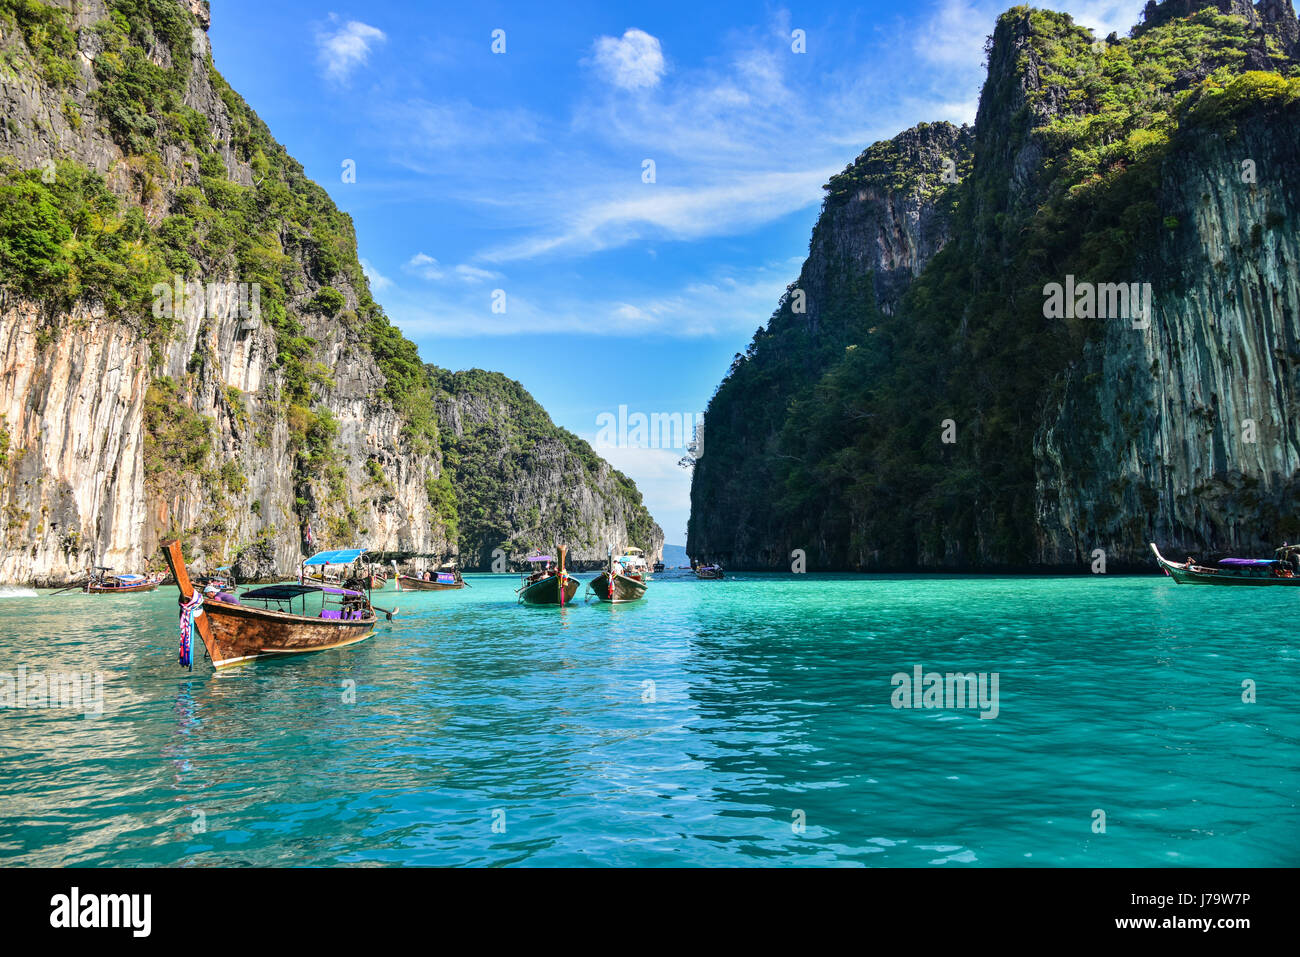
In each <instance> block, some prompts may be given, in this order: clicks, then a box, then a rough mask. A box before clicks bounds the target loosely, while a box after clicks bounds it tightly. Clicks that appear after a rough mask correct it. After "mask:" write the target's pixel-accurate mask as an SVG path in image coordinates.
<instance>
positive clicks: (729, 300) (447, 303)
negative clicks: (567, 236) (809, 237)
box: [386, 257, 798, 338]
mask: <svg viewBox="0 0 1300 957" xmlns="http://www.w3.org/2000/svg"><path fill="white" fill-rule="evenodd" d="M425 258H430V257H425ZM432 268H437V269H438V275H439V278H441V277H442V276H443V275H445V273H444V272H443V271H442V270H441V267H432ZM470 268H472V267H470ZM797 270H798V261H797V259H790V260H786V261H782V262H771V263H765V264H762V265H758V266H753V267H749V268H746V269H745V270H743V271H736V270H720V271H718V272H716V273H715V274H713V275H710V276H709V277H708V278H706V279H703V280H691V281H688V282H686V283H684V284H683V285H681V286H679V287H677V288H676V289H672V288H670V289H665V290H662V291H659V292H656V293H654V294H651V295H646V296H628V295H624V296H621V297H610V298H608V299H604V298H600V297H599V296H593V295H590V294H589V293H588V294H585V295H584V294H580V293H577V292H574V291H573V290H571V289H566V288H563V287H561V288H559V289H558V290H557V289H554V288H551V287H549V286H547V285H546V284H545V283H541V282H537V283H532V284H529V285H523V284H519V285H515V284H506V285H505V291H506V293H507V296H506V311H505V312H504V313H499V312H493V311H492V304H493V300H492V297H491V294H490V293H489V291H488V289H487V288H486V286H483V285H461V286H447V287H444V288H445V289H446V291H447V294H446V296H445V297H443V296H440V297H439V300H438V308H437V309H436V310H433V309H430V308H429V306H428V300H427V297H425V296H419V295H414V294H402V293H401V291H400V290H394V291H393V294H392V295H391V296H390V297H389V301H388V302H387V303H386V305H387V308H388V312H389V314H390V315H391V316H392V317H393V319H394V320H395V321H396V322H398V323H399V324H400V325H401V327H402V328H403V329H404V330H405V331H406V332H407V333H408V334H409V335H413V336H415V337H417V338H421V337H439V338H464V337H477V336H510V335H516V334H517V333H520V332H529V331H535V330H537V329H539V328H542V327H545V328H546V329H548V330H552V331H557V332H559V331H566V332H577V333H584V334H589V335H595V336H612V337H620V336H626V337H635V336H645V335H650V334H653V335H656V336H671V337H675V338H695V337H700V336H712V335H718V334H735V333H738V332H743V333H748V332H752V331H753V330H754V328H755V327H757V326H758V325H760V324H761V323H762V322H763V321H764V320H766V318H767V317H768V316H769V315H771V313H772V310H773V309H774V308H775V307H776V303H777V300H778V299H779V298H780V297H781V294H782V293H783V292H784V291H785V288H786V286H787V285H788V284H789V282H790V280H791V279H792V278H793V276H794V275H795V274H796V273H797ZM408 271H410V270H408ZM457 271H459V267H458V268H457ZM458 290H459V291H458Z"/></svg>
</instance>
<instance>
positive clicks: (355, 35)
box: [316, 14, 388, 83]
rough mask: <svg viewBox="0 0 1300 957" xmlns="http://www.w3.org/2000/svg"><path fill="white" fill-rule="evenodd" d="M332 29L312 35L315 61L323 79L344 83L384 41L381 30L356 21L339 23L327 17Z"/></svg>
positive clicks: (336, 19) (331, 16) (334, 17)
mask: <svg viewBox="0 0 1300 957" xmlns="http://www.w3.org/2000/svg"><path fill="white" fill-rule="evenodd" d="M330 21H331V23H332V24H333V27H332V28H324V29H321V30H320V31H319V32H318V33H317V34H316V47H317V58H318V60H319V62H320V65H321V68H322V69H323V70H324V71H325V75H326V76H327V77H329V78H330V79H331V80H334V81H335V82H337V83H343V82H346V81H347V79H348V78H349V77H350V76H351V75H352V71H353V70H355V69H356V68H357V67H359V66H363V65H364V64H365V62H366V60H367V59H368V58H369V56H370V51H371V49H372V48H374V47H375V46H377V45H379V44H381V43H383V42H384V41H385V40H387V39H388V37H387V35H386V34H385V33H384V31H383V30H380V29H379V28H378V27H372V26H371V25H370V24H368V23H362V22H361V21H359V20H349V21H347V22H346V23H340V22H339V20H338V17H337V16H335V15H334V14H330Z"/></svg>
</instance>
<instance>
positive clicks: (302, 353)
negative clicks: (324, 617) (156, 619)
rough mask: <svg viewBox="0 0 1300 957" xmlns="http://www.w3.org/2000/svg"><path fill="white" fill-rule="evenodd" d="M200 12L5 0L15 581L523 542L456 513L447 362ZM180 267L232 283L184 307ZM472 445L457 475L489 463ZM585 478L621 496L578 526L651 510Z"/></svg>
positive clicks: (285, 568) (6, 355) (3, 525)
mask: <svg viewBox="0 0 1300 957" xmlns="http://www.w3.org/2000/svg"><path fill="white" fill-rule="evenodd" d="M207 26H208V8H207V4H206V2H198V0H190V2H187V3H172V2H167V0H158V2H152V3H149V4H140V3H135V2H128V0H106V2H94V0H91V2H75V3H73V2H69V3H64V4H61V5H60V4H41V3H29V4H20V5H11V4H7V3H0V53H2V54H3V56H4V64H5V67H4V68H3V69H0V108H2V109H3V111H4V116H5V122H4V126H3V129H2V130H0V137H3V151H2V152H0V253H3V258H4V260H5V263H6V267H7V269H6V272H5V274H4V275H2V276H0V581H4V582H35V583H37V584H47V583H50V584H53V583H60V582H63V581H66V580H68V579H69V578H70V577H72V576H75V575H76V574H78V573H80V572H81V571H83V570H84V569H85V568H86V566H87V565H89V564H91V563H100V564H105V565H109V566H113V567H115V568H117V569H121V570H139V569H142V568H143V567H145V565H146V563H148V562H149V561H150V560H151V558H153V557H154V556H155V553H156V551H157V548H158V545H159V543H160V542H161V541H163V540H164V539H166V538H169V537H171V536H179V537H180V538H181V539H182V540H183V542H184V543H185V546H186V549H187V551H188V553H189V555H190V556H191V559H192V560H193V561H195V562H196V563H197V565H198V566H199V567H205V566H206V567H208V568H211V567H213V566H215V565H217V564H221V563H224V562H226V561H229V560H232V559H236V560H237V562H238V568H237V571H238V573H239V574H241V576H243V577H271V576H277V575H284V574H287V573H290V572H291V571H292V570H293V569H294V567H295V566H296V563H297V562H298V561H299V560H300V558H301V555H302V552H303V550H304V549H306V548H308V547H311V546H309V544H308V542H307V541H306V537H307V534H308V532H309V531H310V533H311V536H312V538H313V540H314V542H313V544H314V546H315V547H330V546H346V545H351V544H363V545H366V546H368V547H371V548H375V549H388V550H410V551H417V552H432V553H440V554H451V555H454V554H456V553H457V551H458V548H459V540H460V538H459V537H460V536H462V535H464V536H468V538H469V539H470V540H471V541H473V542H476V543H477V542H478V541H480V540H481V539H482V540H486V539H485V538H484V536H485V535H486V537H487V538H491V537H493V536H494V535H497V534H498V532H502V533H504V535H503V537H502V538H501V540H502V541H506V540H509V537H510V535H511V534H513V532H514V529H513V527H510V526H507V527H505V528H504V529H500V530H498V529H495V528H494V529H493V532H492V535H487V533H486V532H484V531H483V530H482V529H480V528H478V526H476V525H475V519H474V517H473V516H465V517H464V518H463V519H462V518H461V516H459V515H458V512H457V508H456V503H455V495H456V491H455V489H454V486H453V485H452V483H451V481H450V476H449V475H448V474H447V471H446V469H445V466H444V462H443V453H442V446H443V443H442V440H441V431H440V423H439V421H438V418H437V415H436V413H435V411H434V401H435V397H434V395H435V391H436V388H437V387H436V386H435V384H434V379H435V378H436V375H437V372H436V370H435V371H433V372H431V371H429V370H427V369H426V368H425V367H424V366H423V365H422V364H421V363H420V362H419V359H418V356H416V355H415V348H414V346H413V345H411V344H410V343H409V342H407V341H405V340H404V339H402V337H401V336H400V334H399V333H397V331H396V330H395V329H393V328H392V327H391V326H390V325H389V324H388V321H387V319H386V318H385V317H384V316H383V313H382V310H381V309H380V308H379V307H378V306H377V305H376V304H375V303H374V301H373V299H372V298H371V296H370V292H369V288H368V285H367V283H366V280H365V277H364V275H363V273H362V271H361V269H360V266H359V264H358V262H357V257H356V247H355V238H354V235H353V232H352V226H351V221H350V220H349V219H348V217H346V216H345V215H343V214H341V213H339V211H338V210H337V209H336V208H335V207H334V206H333V204H332V203H331V202H330V201H329V199H328V197H327V196H326V195H325V194H324V192H323V191H322V190H321V189H320V188H319V187H317V186H316V185H315V184H313V183H311V182H310V181H309V180H307V179H306V178H305V176H304V175H303V173H302V169H301V167H300V166H299V165H298V164H297V163H296V162H294V161H293V160H292V158H291V157H288V156H287V154H285V152H284V150H283V148H282V147H281V146H280V145H279V144H278V143H276V142H275V141H274V139H273V138H271V136H270V133H269V131H267V130H266V128H265V126H264V125H263V124H262V123H261V121H260V120H259V119H258V118H257V117H256V115H255V114H253V113H252V111H251V110H250V109H248V107H247V105H246V104H244V103H243V101H242V100H241V99H240V98H239V97H238V95H237V94H236V93H234V91H233V90H231V89H230V88H229V87H228V86H227V85H226V84H225V82H224V80H222V79H221V77H220V74H218V73H217V71H216V70H215V68H214V67H213V65H212V62H211V57H210V53H209V51H208V48H207V44H206V36H205V34H204V31H205V30H206V28H207ZM177 278H179V280H180V281H181V283H182V284H184V283H198V284H211V283H216V284H217V289H218V291H220V290H222V289H225V288H229V289H230V290H231V299H232V301H231V302H229V303H227V302H225V300H224V299H222V297H221V296H220V295H219V296H218V297H217V299H215V300H212V299H211V298H210V297H206V294H201V295H198V296H194V295H193V292H194V291H196V290H191V296H190V301H189V305H190V306H191V307H192V308H188V309H186V308H181V300H180V299H179V298H177V297H176V296H174V295H172V294H171V293H170V292H168V293H167V294H166V295H163V294H162V293H161V290H163V289H168V290H170V289H173V288H174V283H175V281H176V280H177ZM227 283H229V284H232V285H231V286H230V287H226V286H225V284H227ZM240 284H242V285H240ZM255 284H256V286H257V293H256V294H255V293H253V292H252V287H253V286H254V285H255ZM241 293H242V295H243V303H242V308H241V304H240V302H239V297H240V294H241ZM460 399H461V401H463V402H465V403H466V404H472V400H473V397H472V396H470V395H468V394H466V395H462V396H461V397H460ZM587 451H588V452H589V451H590V450H587ZM476 452H477V453H481V454H483V455H484V456H486V457H485V458H484V459H483V460H482V462H480V461H478V460H476V459H475V458H474V457H473V456H462V457H461V458H460V459H458V462H457V465H458V469H459V471H460V473H461V474H462V475H465V476H473V475H475V474H476V470H477V469H478V468H479V466H480V464H482V465H483V466H484V467H488V466H490V465H491V462H492V452H493V450H491V449H489V448H486V447H485V448H482V449H477V450H476ZM585 481H586V478H585V477H579V478H577V479H575V481H574V482H573V483H571V486H572V490H573V491H575V492H577V493H579V494H581V495H588V496H591V495H596V496H599V495H601V494H602V493H604V492H608V493H609V494H611V495H616V496H617V497H618V499H619V503H620V509H619V510H616V511H617V517H616V518H615V519H613V520H612V524H605V523H603V522H602V523H601V524H599V525H598V526H596V527H592V528H588V527H587V526H585V525H582V524H581V522H579V523H577V524H575V525H573V526H571V528H570V531H571V532H572V533H573V534H575V535H576V534H582V535H585V536H586V537H592V536H594V535H596V532H597V530H599V532H600V533H601V534H602V535H605V534H608V535H618V536H619V537H620V540H626V537H627V535H628V525H629V524H630V525H636V524H637V523H640V524H641V525H645V526H652V525H653V523H652V522H650V520H649V516H648V514H647V513H646V512H645V509H644V507H643V506H641V505H640V504H639V503H640V497H639V494H637V493H636V491H635V486H632V485H631V483H630V482H627V483H626V487H625V486H620V487H619V488H618V489H617V490H616V491H611V490H609V489H607V488H605V487H603V486H599V483H598V484H597V486H592V487H588V486H587V485H585V484H584V482H585ZM624 481H626V480H624ZM525 488H527V484H526V483H525ZM535 491H537V492H538V494H539V495H542V494H543V491H542V490H541V489H536V490H535ZM633 499H635V501H633ZM528 501H529V500H528V498H527V492H525V493H522V497H521V499H520V505H521V507H527V505H528ZM620 522H622V524H621V525H620V524H619V523H620ZM475 547H477V546H475Z"/></svg>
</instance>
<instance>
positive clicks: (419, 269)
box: [402, 253, 445, 282]
mask: <svg viewBox="0 0 1300 957" xmlns="http://www.w3.org/2000/svg"><path fill="white" fill-rule="evenodd" d="M402 270H403V271H404V272H409V273H411V274H412V275H416V276H419V277H420V278H421V279H428V280H431V281H435V282H436V281H437V280H439V279H441V278H442V277H443V276H444V275H445V273H444V272H443V271H442V266H440V265H439V264H438V260H436V259H434V258H433V257H432V256H429V255H427V254H425V253H416V254H415V255H414V256H412V257H411V258H410V259H408V260H407V261H406V264H405V265H403V266H402Z"/></svg>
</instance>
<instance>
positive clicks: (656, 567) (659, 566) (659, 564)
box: [650, 562, 664, 575]
mask: <svg viewBox="0 0 1300 957" xmlns="http://www.w3.org/2000/svg"><path fill="white" fill-rule="evenodd" d="M650 567H651V568H653V569H654V570H655V574H656V575H657V574H659V573H660V572H661V571H663V570H664V563H663V562H655V563H654V564H653V565H651V566H650Z"/></svg>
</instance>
